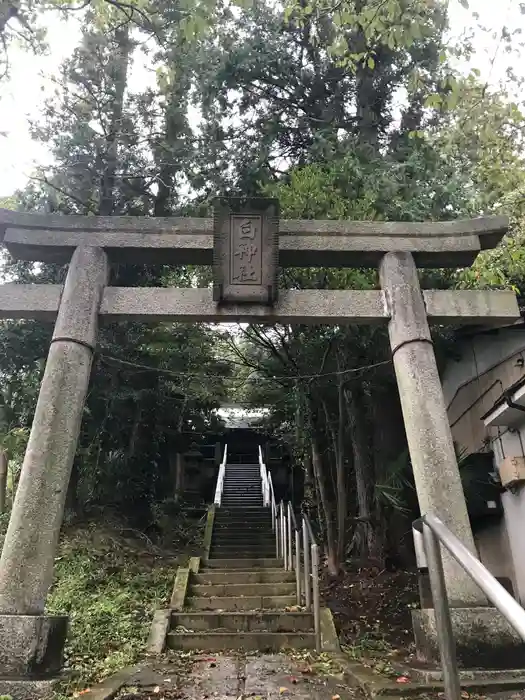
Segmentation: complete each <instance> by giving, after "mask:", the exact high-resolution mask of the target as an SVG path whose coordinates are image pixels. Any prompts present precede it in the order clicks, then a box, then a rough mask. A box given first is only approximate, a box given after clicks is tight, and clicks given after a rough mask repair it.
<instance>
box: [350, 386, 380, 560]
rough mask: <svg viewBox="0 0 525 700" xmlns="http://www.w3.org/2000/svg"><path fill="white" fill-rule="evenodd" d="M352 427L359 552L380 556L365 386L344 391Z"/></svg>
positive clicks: (356, 536)
mask: <svg viewBox="0 0 525 700" xmlns="http://www.w3.org/2000/svg"><path fill="white" fill-rule="evenodd" d="M345 397H346V405H347V410H348V418H349V428H350V435H351V439H352V451H353V456H354V475H355V485H356V493H357V515H358V522H359V524H358V528H357V530H356V535H355V537H354V542H355V543H356V544H357V547H358V549H359V554H360V555H363V554H365V555H368V556H371V557H374V556H378V555H380V551H378V550H380V549H381V547H380V543H379V542H378V541H377V539H376V532H375V522H374V474H373V468H372V462H371V460H370V458H369V454H370V444H369V440H368V434H367V427H366V418H365V410H366V408H365V403H364V397H363V389H362V387H354V388H352V389H351V390H347V391H346V392H345Z"/></svg>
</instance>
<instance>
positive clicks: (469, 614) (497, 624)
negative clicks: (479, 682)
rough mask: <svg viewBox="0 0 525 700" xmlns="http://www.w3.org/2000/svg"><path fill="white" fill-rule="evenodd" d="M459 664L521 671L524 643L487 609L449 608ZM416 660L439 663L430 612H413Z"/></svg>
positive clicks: (433, 617) (524, 653)
mask: <svg viewBox="0 0 525 700" xmlns="http://www.w3.org/2000/svg"><path fill="white" fill-rule="evenodd" d="M450 613H451V620H452V631H453V634H454V639H455V640H456V654H457V658H458V662H459V663H460V664H461V665H462V666H464V667H466V668H523V667H524V666H525V644H523V641H522V639H521V638H520V637H519V636H518V635H517V633H516V632H515V631H514V630H513V629H512V627H511V626H510V625H509V623H508V622H507V621H506V620H505V618H504V617H503V616H502V615H501V613H500V612H499V611H498V610H496V608H489V607H481V608H479V607H471V608H452V609H451V611H450ZM412 624H413V628H414V636H415V640H416V649H417V654H418V657H419V658H420V659H421V660H425V661H432V662H435V663H439V661H440V657H439V647H438V642H437V633H436V619H435V615H434V610H433V609H425V610H414V611H412Z"/></svg>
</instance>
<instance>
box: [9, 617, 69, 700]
mask: <svg viewBox="0 0 525 700" xmlns="http://www.w3.org/2000/svg"><path fill="white" fill-rule="evenodd" d="M67 624H68V618H67V617H66V616H64V615H60V616H49V615H4V614H0V693H3V694H4V695H12V696H13V697H18V696H15V695H13V693H4V692H3V688H4V680H2V679H5V683H7V682H13V681H26V680H27V681H34V682H36V681H39V680H49V679H50V678H53V677H56V676H58V675H59V674H60V672H61V669H62V659H63V652H64V644H65V641H66V635H67Z"/></svg>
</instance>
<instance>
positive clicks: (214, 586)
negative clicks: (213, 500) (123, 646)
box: [167, 464, 315, 651]
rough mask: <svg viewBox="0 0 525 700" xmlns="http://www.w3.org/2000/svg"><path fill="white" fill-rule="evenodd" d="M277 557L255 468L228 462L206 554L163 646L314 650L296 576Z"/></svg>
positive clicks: (310, 620) (308, 615)
mask: <svg viewBox="0 0 525 700" xmlns="http://www.w3.org/2000/svg"><path fill="white" fill-rule="evenodd" d="M275 554H276V544H275V533H274V531H273V530H272V522H271V510H270V509H269V508H265V507H263V505H262V490H261V479H260V473H259V465H251V464H249V465H244V464H242V465H239V464H232V465H227V467H226V473H225V480H224V488H223V495H222V503H221V507H220V508H217V510H216V512H215V518H214V525H213V533H212V539H211V548H210V556H209V559H208V560H207V561H205V562H202V563H201V566H200V567H199V571H198V573H194V572H190V574H189V581H188V588H187V594H186V599H185V603H184V609H183V610H182V611H173V612H172V613H171V621H170V630H169V633H168V635H167V645H168V647H170V648H172V649H203V650H208V651H221V650H225V649H239V650H244V651H254V650H260V651H278V650H280V649H285V648H302V649H305V648H308V649H313V648H315V635H314V631H313V630H314V620H313V614H312V613H311V612H303V611H301V609H300V608H299V607H297V592H296V580H295V573H294V572H293V571H285V570H284V568H283V562H282V560H281V559H277V558H276V557H275Z"/></svg>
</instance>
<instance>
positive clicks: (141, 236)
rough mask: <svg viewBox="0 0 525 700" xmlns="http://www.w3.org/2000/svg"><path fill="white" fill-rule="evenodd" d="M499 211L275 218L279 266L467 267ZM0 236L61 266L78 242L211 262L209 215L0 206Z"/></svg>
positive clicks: (113, 252) (18, 253) (500, 225)
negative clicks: (423, 216) (452, 216)
mask: <svg viewBox="0 0 525 700" xmlns="http://www.w3.org/2000/svg"><path fill="white" fill-rule="evenodd" d="M508 226H509V221H508V219H507V217H504V216H488V217H480V218H476V219H456V220H453V221H443V222H421V223H419V222H384V221H312V220H295V219H294V220H281V221H280V222H279V264H280V265H281V266H283V267H377V265H378V264H379V261H380V260H381V258H382V257H383V255H384V254H385V253H387V252H411V253H413V255H414V259H415V262H416V264H417V265H418V266H419V267H463V266H468V265H471V264H472V262H473V261H474V259H475V258H476V256H477V254H478V253H479V252H480V251H481V250H485V249H488V248H494V247H495V246H496V245H497V244H498V242H499V241H500V240H501V238H502V237H503V236H504V235H505V233H506V232H507V230H508ZM0 235H1V236H2V240H3V244H4V245H5V247H6V248H7V249H8V250H9V252H10V253H11V254H12V255H13V256H14V257H15V258H18V259H20V260H34V261H42V262H58V263H67V262H69V260H70V259H71V256H72V254H73V251H74V249H75V248H76V247H78V246H79V245H92V246H99V247H102V248H104V249H105V250H106V251H107V253H108V255H109V257H110V259H112V260H114V261H116V262H123V263H126V262H127V263H136V264H153V265H154V264H164V265H165V264H172V265H189V264H194V265H208V264H209V265H211V264H212V262H213V219H212V218H209V219H200V218H192V217H173V218H171V217H170V218H153V217H131V216H114V217H104V216H62V215H47V214H26V213H20V212H14V211H11V210H8V209H0Z"/></svg>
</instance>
